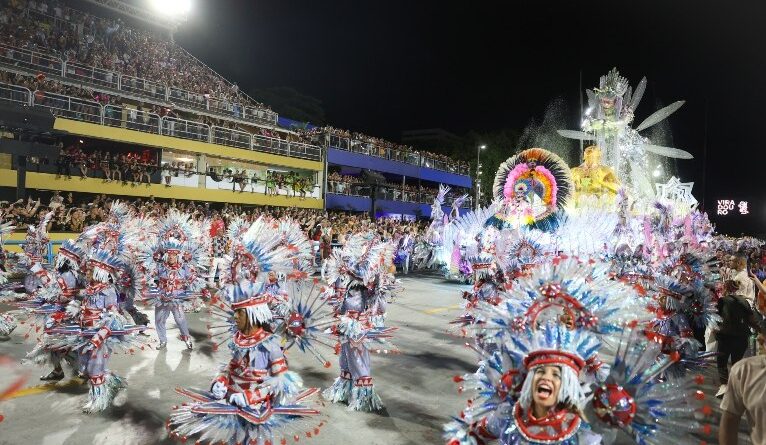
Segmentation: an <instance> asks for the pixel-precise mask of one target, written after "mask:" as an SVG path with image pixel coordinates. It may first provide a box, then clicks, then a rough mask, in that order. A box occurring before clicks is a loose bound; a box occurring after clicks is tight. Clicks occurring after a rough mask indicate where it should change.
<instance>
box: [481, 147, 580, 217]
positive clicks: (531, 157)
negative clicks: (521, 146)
mask: <svg viewBox="0 0 766 445" xmlns="http://www.w3.org/2000/svg"><path fill="white" fill-rule="evenodd" d="M572 184H573V180H572V174H571V172H570V170H569V166H567V164H566V163H565V162H564V160H563V159H561V158H560V157H559V156H558V155H556V154H554V153H551V152H549V151H547V150H544V149H542V148H530V149H527V150H524V151H522V152H520V153H518V154H516V155H514V156H512V157H510V158H508V160H506V161H505V162H503V163H502V164H500V167H499V168H498V170H497V174H496V175H495V183H494V185H493V187H492V190H493V193H494V196H495V199H499V200H501V202H503V204H504V206H505V207H506V208H509V206H517V205H518V204H519V203H526V204H527V205H528V206H530V212H531V213H530V215H529V217H530V218H528V219H529V221H528V222H529V223H530V224H533V225H534V226H535V227H538V228H541V229H552V228H555V227H556V223H557V214H558V211H559V209H560V208H563V207H564V206H565V205H566V203H567V200H568V199H569V197H570V196H571V194H572V190H573V187H572ZM506 210H507V209H506ZM505 213H507V212H501V213H499V214H498V215H496V216H497V218H499V219H501V220H503V221H506V220H507V219H508V218H509V215H506V214H505ZM507 222H512V221H507Z"/></svg>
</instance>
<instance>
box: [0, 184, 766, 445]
mask: <svg viewBox="0 0 766 445" xmlns="http://www.w3.org/2000/svg"><path fill="white" fill-rule="evenodd" d="M447 193H448V188H447V187H442V189H441V191H440V193H439V195H438V196H437V198H436V199H435V201H434V205H433V208H432V222H431V224H430V226H429V227H428V228H427V229H426V230H425V232H424V234H422V236H417V237H414V236H410V234H409V233H407V232H405V233H398V234H397V236H394V237H391V236H383V234H382V233H379V232H376V231H375V230H373V227H374V226H373V225H363V224H362V225H359V226H357V227H355V231H354V232H353V233H350V234H348V236H347V237H345V238H344V243H343V245H342V246H337V247H336V248H335V249H333V250H331V251H330V252H329V253H328V255H325V257H324V259H323V261H322V263H321V268H320V270H319V271H318V272H320V275H319V276H318V277H314V276H313V275H314V273H315V272H316V270H315V266H316V264H317V263H316V251H315V249H314V246H315V242H314V241H313V240H312V239H311V238H310V236H309V235H311V233H308V234H307V232H306V227H305V226H304V225H303V224H301V223H300V222H298V221H296V220H295V219H293V218H290V217H289V216H269V215H268V214H263V215H260V216H258V217H257V218H250V219H241V218H233V219H230V220H228V222H227V224H222V223H221V220H220V219H218V218H212V219H208V218H195V217H192V215H191V214H190V213H187V212H184V211H179V210H177V209H172V208H171V209H169V210H168V211H167V212H164V213H162V214H158V215H144V214H138V213H136V211H135V207H134V206H129V205H127V204H126V203H123V202H119V201H114V202H112V203H111V206H110V207H109V211H108V216H107V218H106V220H105V221H102V222H99V223H96V224H94V225H91V226H89V227H87V228H85V229H84V230H83V232H82V233H81V234H80V235H79V236H78V237H77V238H76V239H71V240H67V241H66V242H64V243H63V245H62V246H61V248H60V249H59V251H58V254H57V255H56V257H55V261H54V263H53V265H52V267H46V266H45V264H44V261H43V258H44V257H45V255H46V253H47V252H46V251H45V249H46V248H47V246H48V241H49V240H48V232H47V227H48V222H49V219H50V218H51V217H52V214H51V213H50V212H49V213H47V214H45V215H43V216H42V218H41V219H40V221H38V222H37V223H35V224H30V225H29V227H28V231H27V234H26V239H25V243H24V245H23V254H19V255H15V254H10V253H8V252H6V251H5V250H3V257H2V266H3V269H2V270H3V272H2V280H3V281H4V282H5V284H3V291H2V295H3V298H4V299H6V300H7V301H8V302H11V303H12V304H13V305H14V306H15V307H16V309H15V310H12V311H8V312H6V313H4V314H2V315H1V316H0V334H2V335H6V336H7V335H9V334H11V332H12V331H13V330H14V329H19V328H20V326H23V328H21V329H25V330H26V336H28V337H29V338H30V339H32V340H34V342H31V341H30V345H29V352H28V354H27V355H26V357H25V358H24V359H23V362H24V363H26V364H29V365H33V364H34V365H38V366H45V367H47V370H46V373H45V374H44V375H43V376H42V377H41V379H42V380H44V381H59V380H61V379H63V378H64V377H65V375H66V373H67V372H68V371H67V368H71V371H70V372H71V373H72V374H73V376H75V377H79V378H81V379H83V381H87V382H88V384H89V387H90V390H89V393H88V396H87V398H86V401H85V403H84V404H83V406H82V409H83V411H84V412H86V413H96V412H99V411H103V410H105V409H107V408H108V407H109V406H110V405H111V404H112V401H113V399H114V397H115V396H116V394H117V393H118V392H119V391H120V390H121V389H122V388H123V387H124V386H125V384H126V382H125V379H124V378H123V377H121V376H120V375H119V374H118V373H117V371H116V370H112V369H110V367H109V361H110V357H111V355H112V354H114V353H127V354H132V353H135V352H136V351H137V350H144V349H147V348H156V349H163V348H166V347H167V344H168V342H169V341H173V339H172V338H168V335H167V328H166V321H167V319H168V318H169V317H170V316H172V317H173V318H174V320H175V323H176V325H177V326H178V328H179V331H180V336H179V337H178V341H180V342H183V344H184V345H185V347H186V348H187V349H189V350H192V349H193V348H194V346H195V345H194V344H193V341H192V338H191V336H190V333H189V329H188V324H187V321H186V313H187V312H189V311H195V310H197V311H199V310H201V309H206V311H207V312H208V314H207V315H206V316H205V317H207V318H208V320H209V321H208V329H209V331H210V332H209V334H210V338H211V339H212V340H213V342H214V350H217V349H219V348H220V347H221V346H224V345H225V346H227V347H228V350H229V352H230V353H231V359H230V361H229V363H228V364H227V365H226V366H224V367H223V368H221V369H222V370H221V371H218V372H216V371H215V370H211V375H212V377H213V379H212V381H210V382H207V383H205V382H200V384H201V386H200V387H199V388H183V389H179V390H178V391H179V392H180V393H181V394H182V395H183V396H185V397H188V399H189V401H188V403H186V404H183V405H181V406H179V407H175V408H173V409H172V411H171V412H170V413H169V428H170V434H171V436H173V437H177V438H179V439H183V438H191V437H194V438H195V439H196V440H200V441H201V442H202V443H220V442H223V443H229V444H237V443H254V444H267V443H280V440H281V439H282V438H291V437H293V436H294V435H295V434H305V433H307V432H308V433H309V434H316V431H318V429H319V428H321V426H322V425H324V421H323V420H320V416H319V414H320V408H321V400H326V401H330V402H335V403H343V404H347V405H348V407H349V409H350V410H362V411H377V410H380V409H382V407H383V404H382V400H381V398H380V396H379V392H378V388H377V387H376V386H375V384H374V379H373V376H372V368H371V358H370V355H371V353H389V352H393V351H397V349H396V347H395V346H393V345H392V344H390V343H389V339H390V338H391V337H392V336H393V334H394V331H395V328H392V327H389V326H386V324H385V321H386V317H385V316H386V308H387V305H388V304H389V303H390V302H391V301H392V299H393V298H394V296H395V294H396V293H397V289H398V287H399V286H398V284H397V282H396V280H395V278H394V271H395V270H396V267H397V265H399V266H400V267H401V268H402V269H403V270H404V271H407V270H410V269H414V268H426V269H437V270H441V271H442V272H443V273H444V274H445V277H447V278H450V279H457V280H465V281H466V282H468V283H471V284H472V287H471V289H470V290H469V291H467V292H465V293H464V294H463V299H464V302H465V304H464V309H463V313H462V314H461V315H460V316H459V317H457V318H455V319H454V320H453V321H452V322H451V326H452V329H451V331H452V332H453V333H454V334H455V335H457V336H460V337H466V338H468V339H470V340H469V342H468V345H470V347H471V348H472V349H473V350H475V351H476V353H477V355H478V362H479V366H478V368H477V370H476V371H475V372H473V373H469V374H465V375H462V376H456V377H455V381H456V382H458V384H459V389H460V391H466V392H470V393H473V395H472V396H471V398H470V400H469V402H468V404H467V405H466V407H465V408H464V409H463V410H462V411H460V412H459V413H458V412H457V411H456V415H455V417H454V419H453V420H452V421H451V422H449V423H447V424H446V425H445V440H446V441H447V443H449V444H451V445H476V444H482V443H487V442H491V441H499V442H500V443H503V444H518V443H567V444H575V443H594V444H595V443H612V442H614V441H617V442H618V443H622V442H623V441H634V442H636V443H647V444H652V443H657V444H659V443H670V441H671V440H672V441H674V442H677V443H691V442H699V441H700V440H703V438H704V437H705V436H707V435H710V434H711V431H712V425H711V422H712V419H711V415H712V408H711V405H710V401H709V400H707V399H706V398H705V397H704V394H703V393H702V391H701V389H700V385H701V384H702V383H703V381H704V378H703V377H702V376H701V372H700V371H701V370H702V368H703V367H704V366H706V365H708V364H710V363H712V362H713V361H714V360H715V357H716V351H718V352H719V353H721V352H722V354H719V355H718V362H719V363H718V364H719V369H723V370H724V371H723V372H727V371H725V370H726V369H727V366H726V365H727V363H726V362H727V361H728V360H729V358H731V359H732V361H733V362H734V361H736V360H738V359H739V358H741V355H740V356H739V357H734V355H732V354H731V342H730V341H728V340H726V339H725V338H726V335H727V333H726V332H722V331H723V330H725V329H724V328H723V324H721V322H722V320H721V318H720V316H719V311H718V309H719V308H720V303H718V304H717V302H718V300H721V299H726V298H728V297H732V296H736V295H739V294H745V293H747V296H745V298H747V299H749V300H747V301H749V304H751V305H753V306H757V304H756V301H754V299H753V295H754V289H760V288H763V286H762V285H761V282H760V281H759V279H758V278H757V277H756V276H755V274H750V273H748V272H747V271H746V270H745V271H744V276H743V270H741V269H742V267H741V264H740V263H741V260H742V259H747V258H748V257H750V258H756V257H758V255H757V253H756V252H760V249H761V246H762V243H761V242H759V241H757V240H754V239H737V240H734V239H729V238H723V237H718V236H714V234H713V227H712V226H711V225H710V223H709V222H708V220H707V217H706V215H705V214H704V213H700V212H698V211H695V210H689V209H686V210H679V208H678V207H677V206H674V205H673V204H672V203H662V202H655V203H654V204H653V205H652V206H651V207H650V208H649V209H648V210H647V211H646V213H639V212H634V211H633V210H631V209H630V208H629V206H628V205H627V203H628V199H627V197H625V196H624V195H621V196H620V197H619V200H618V204H617V211H616V212H614V211H605V210H603V209H600V208H591V209H581V210H580V211H578V212H572V213H570V214H568V215H566V216H562V217H561V219H560V220H559V221H558V222H557V224H558V227H559V228H558V229H557V230H554V231H543V230H540V229H539V228H536V227H533V226H514V225H512V224H507V220H506V219H504V215H505V216H507V213H508V212H509V211H513V210H514V208H515V207H514V206H513V205H512V204H513V203H512V202H511V203H510V204H509V203H505V204H504V203H501V202H495V203H493V204H491V205H490V206H489V207H487V208H482V209H478V210H476V211H474V212H469V213H468V214H465V215H462V216H460V215H459V213H458V211H457V209H458V208H459V206H460V204H459V203H458V204H457V205H455V206H453V208H452V210H451V211H449V212H448V213H445V212H444V211H443V207H442V204H443V199H444V196H445V195H446V194H447ZM503 221H506V222H503ZM318 227H321V225H319V226H318ZM1 230H2V234H3V235H6V234H7V233H9V232H10V231H11V230H12V226H11V225H10V224H4V225H3V226H2V229H1ZM320 230H321V229H320ZM722 262H725V263H724V266H725V267H722ZM19 275H23V281H21V282H19V281H18V280H14V279H13V278H14V276H16V277H17V276H19ZM749 275H752V276H749ZM740 290H741V291H740ZM457 296H458V294H457V293H456V297H457ZM144 306H148V307H153V308H154V325H153V326H149V324H150V318H149V317H148V316H147V315H146V314H144V313H143V312H142V311H141V309H140V308H141V307H144ZM724 324H725V320H724ZM752 327H753V328H754V329H756V330H757V331H758V332H760V333H761V334H764V333H766V330H764V328H763V325H762V324H760V323H758V322H757V321H755V322H754V323H752ZM721 334H723V335H721ZM154 335H156V337H157V338H156V341H153V338H152V337H154ZM716 340H718V341H719V342H721V344H720V345H719V346H716V345H715V342H716ZM724 343H725V344H724ZM291 348H294V349H295V350H296V351H298V350H300V351H302V352H304V353H306V354H309V355H310V356H312V357H314V358H316V363H317V365H318V366H323V367H327V366H330V363H331V361H330V360H329V359H328V358H327V354H328V353H335V354H337V355H338V364H339V374H338V377H337V378H336V379H335V380H334V381H333V382H328V384H327V387H326V388H325V389H324V390H323V391H322V390H320V388H306V387H304V386H303V384H302V380H301V378H300V376H299V375H298V374H296V373H295V372H294V371H292V370H290V369H289V367H288V363H287V360H286V358H285V353H286V351H287V350H289V349H291ZM727 351H728V352H727ZM722 356H724V359H723V360H725V361H726V362H722V359H721V357H722ZM722 364H723V366H721V365H722ZM726 379H728V374H727V375H726V376H722V383H726V382H725V380H726ZM320 394H321V398H320ZM724 403H726V399H725V400H724Z"/></svg>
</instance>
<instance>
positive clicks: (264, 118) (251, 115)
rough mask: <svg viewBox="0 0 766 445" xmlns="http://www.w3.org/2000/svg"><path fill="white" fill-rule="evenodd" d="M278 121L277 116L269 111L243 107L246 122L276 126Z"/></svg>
mask: <svg viewBox="0 0 766 445" xmlns="http://www.w3.org/2000/svg"><path fill="white" fill-rule="evenodd" d="M278 119H279V114H277V113H275V112H274V111H271V110H266V109H264V108H257V107H245V109H244V120H247V121H255V122H265V123H268V124H271V125H276V124H277V120H278Z"/></svg>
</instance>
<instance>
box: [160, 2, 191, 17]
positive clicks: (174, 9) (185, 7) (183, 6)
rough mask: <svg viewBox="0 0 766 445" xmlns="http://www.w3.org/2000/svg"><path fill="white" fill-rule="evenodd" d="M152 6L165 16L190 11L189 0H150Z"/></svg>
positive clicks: (180, 14)
mask: <svg viewBox="0 0 766 445" xmlns="http://www.w3.org/2000/svg"><path fill="white" fill-rule="evenodd" d="M150 3H151V5H152V8H154V10H155V11H157V12H158V13H160V14H163V15H166V16H186V15H187V14H189V11H191V7H192V2H191V0H150Z"/></svg>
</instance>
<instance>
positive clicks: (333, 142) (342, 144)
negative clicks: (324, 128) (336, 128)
mask: <svg viewBox="0 0 766 445" xmlns="http://www.w3.org/2000/svg"><path fill="white" fill-rule="evenodd" d="M329 140H330V142H329V144H330V147H335V148H339V149H341V150H350V149H351V140H350V139H349V138H344V137H340V136H336V135H334V134H331V135H329Z"/></svg>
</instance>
